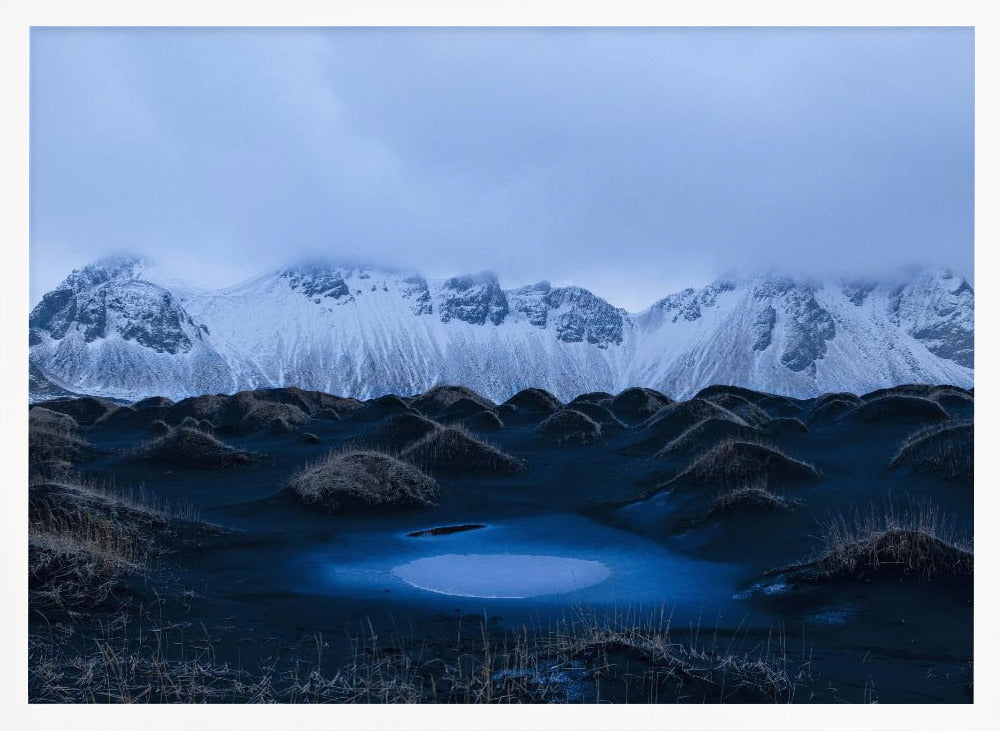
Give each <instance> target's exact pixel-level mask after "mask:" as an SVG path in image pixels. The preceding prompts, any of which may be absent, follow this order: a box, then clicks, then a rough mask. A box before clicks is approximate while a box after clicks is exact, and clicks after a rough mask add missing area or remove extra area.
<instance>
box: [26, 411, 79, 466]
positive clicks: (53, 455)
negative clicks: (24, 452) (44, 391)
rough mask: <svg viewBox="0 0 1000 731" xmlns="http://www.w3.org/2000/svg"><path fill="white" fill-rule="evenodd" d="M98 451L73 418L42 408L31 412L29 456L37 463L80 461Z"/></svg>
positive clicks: (29, 413) (29, 420) (29, 416)
mask: <svg viewBox="0 0 1000 731" xmlns="http://www.w3.org/2000/svg"><path fill="white" fill-rule="evenodd" d="M94 454H95V450H94V448H93V447H92V446H91V445H90V444H89V443H88V442H86V441H85V440H84V439H82V438H81V437H80V430H79V427H78V425H77V423H76V421H75V420H74V419H73V418H72V417H70V416H67V415H65V414H61V413H58V412H54V411H49V410H48V409H45V408H40V407H36V408H34V409H32V410H31V411H30V412H28V455H29V457H30V459H31V461H32V462H33V463H41V462H46V461H59V462H67V463H70V462H80V461H83V460H86V459H89V458H91V457H93V456H94Z"/></svg>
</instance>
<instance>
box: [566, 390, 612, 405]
mask: <svg viewBox="0 0 1000 731" xmlns="http://www.w3.org/2000/svg"><path fill="white" fill-rule="evenodd" d="M613 398H614V395H613V394H610V393H608V392H607V391H588V392H587V393H581V394H580V395H579V396H577V397H576V398H574V399H573V400H572V401H570V402H569V403H568V404H566V405H567V406H574V407H575V406H577V405H578V404H605V405H606V404H608V403H609V402H610V401H611V399H613Z"/></svg>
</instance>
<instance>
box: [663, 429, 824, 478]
mask: <svg viewBox="0 0 1000 731" xmlns="http://www.w3.org/2000/svg"><path fill="white" fill-rule="evenodd" d="M819 479H820V474H819V471H818V470H817V469H816V468H815V467H813V466H812V465H811V464H808V463H806V462H801V461H799V460H797V459H793V458H792V457H789V456H788V455H786V454H784V453H782V452H781V451H780V450H778V449H776V448H774V447H769V446H766V445H764V444H758V443H754V442H748V441H738V440H732V441H727V442H724V443H722V444H719V445H716V446H714V447H712V448H711V449H710V450H708V451H707V452H705V453H704V454H702V455H701V456H700V457H698V458H697V459H696V460H695V461H694V462H693V463H692V464H691V465H690V466H689V467H687V468H686V469H685V470H684V471H683V472H681V473H680V474H679V475H677V477H675V478H674V479H672V480H670V481H669V482H667V483H666V484H665V485H663V488H664V489H676V488H683V487H705V486H708V487H712V488H726V487H735V486H739V485H745V484H749V483H753V482H757V481H761V482H765V483H767V484H769V485H783V486H784V485H795V484H799V483H803V482H812V481H816V480H819Z"/></svg>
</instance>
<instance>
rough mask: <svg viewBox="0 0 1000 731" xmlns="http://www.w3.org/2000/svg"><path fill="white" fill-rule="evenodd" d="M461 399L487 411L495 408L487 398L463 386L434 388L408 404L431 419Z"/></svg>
mask: <svg viewBox="0 0 1000 731" xmlns="http://www.w3.org/2000/svg"><path fill="white" fill-rule="evenodd" d="M463 398H465V399H469V400H470V401H475V402H476V403H477V404H479V405H480V406H482V407H484V408H487V409H492V408H495V407H496V404H494V403H493V402H492V401H490V400H489V399H488V398H486V397H485V396H480V395H479V394H478V393H476V392H475V391H473V390H472V389H471V388H466V387H465V386H434V388H432V389H430V390H429V391H426V392H425V393H422V394H420V395H419V396H417V397H416V398H415V399H413V401H411V402H410V406H411V407H413V408H414V409H416V410H417V411H419V412H420V413H421V414H424V415H425V416H432V417H433V416H437V415H438V414H439V413H441V412H442V411H443V410H444V409H446V408H447V407H449V406H451V405H452V404H453V403H455V402H456V401H458V400H459V399H463Z"/></svg>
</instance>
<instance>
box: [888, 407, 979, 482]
mask: <svg viewBox="0 0 1000 731" xmlns="http://www.w3.org/2000/svg"><path fill="white" fill-rule="evenodd" d="M974 437H975V434H974V429H973V425H972V422H971V421H945V422H942V423H940V424H937V425H935V426H930V427H927V428H925V429H921V430H920V431H917V432H916V433H914V434H911V435H910V436H909V437H907V439H906V441H905V442H904V443H903V445H902V446H901V447H900V448H899V451H898V452H897V453H896V454H895V456H894V457H893V458H892V461H891V462H890V463H889V467H890V468H891V469H897V468H899V467H904V466H909V467H912V468H913V469H915V470H918V471H920V472H933V473H935V474H938V475H941V476H944V477H950V478H958V479H964V480H972V472H973V465H974V463H975V452H974V449H975V439H974Z"/></svg>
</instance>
